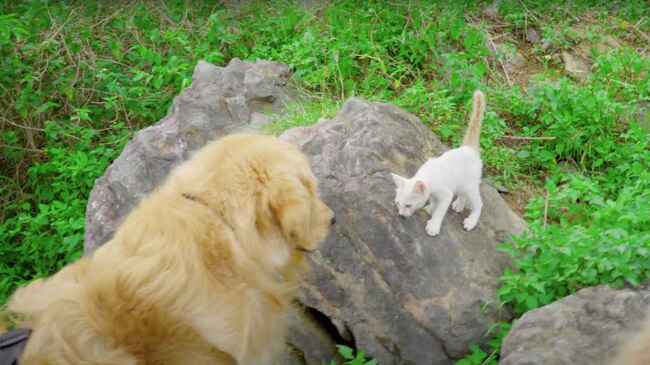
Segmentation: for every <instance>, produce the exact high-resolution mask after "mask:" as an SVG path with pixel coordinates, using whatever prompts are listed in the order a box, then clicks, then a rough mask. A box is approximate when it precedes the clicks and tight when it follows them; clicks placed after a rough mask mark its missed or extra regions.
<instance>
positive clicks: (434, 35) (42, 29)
mask: <svg viewBox="0 0 650 365" xmlns="http://www.w3.org/2000/svg"><path fill="white" fill-rule="evenodd" d="M450 3H451V2H442V1H439V2H433V1H431V2H428V1H427V2H425V1H421V2H418V1H394V2H384V1H370V2H366V1H363V2H362V1H355V0H339V1H334V2H331V3H330V4H329V5H327V6H325V7H322V6H321V7H314V8H305V7H304V6H298V5H294V4H292V3H290V2H288V1H275V2H274V3H273V5H272V6H271V5H269V4H268V3H265V2H259V3H255V2H253V3H251V4H249V5H246V6H242V7H240V8H237V9H226V8H223V7H222V6H221V5H214V4H213V3H212V2H207V1H196V2H192V3H191V5H190V6H186V3H185V2H183V1H179V0H166V1H163V2H159V3H155V5H154V4H153V3H149V2H141V3H140V2H132V3H121V2H120V3H117V2H100V1H88V2H81V1H67V2H45V1H36V0H34V1H17V2H12V3H9V2H4V3H2V4H0V65H1V66H2V67H1V68H0V149H1V150H2V157H1V158H0V181H1V183H0V192H1V194H0V217H1V218H2V221H1V223H0V242H2V245H1V246H0V303H1V302H4V301H5V300H6V298H7V296H8V295H9V294H10V293H11V292H12V291H13V290H14V289H15V287H16V286H17V285H20V284H22V283H25V282H27V281H29V280H31V279H33V278H35V277H42V276H46V275H49V274H51V273H53V272H55V271H56V270H58V269H59V268H60V267H61V266H62V265H64V264H65V263H66V262H69V261H70V260H73V259H75V258H77V257H79V255H80V254H81V250H82V240H83V222H84V210H85V203H86V200H87V198H88V194H89V192H90V189H91V188H92V185H93V183H94V179H96V178H97V177H99V176H100V175H101V174H102V173H103V171H104V170H105V168H106V167H107V166H108V164H109V163H110V161H112V160H113V159H114V158H115V157H117V155H118V154H119V152H120V151H121V148H122V147H123V146H124V144H125V142H126V141H127V140H128V138H129V137H130V135H131V134H132V133H133V132H134V131H136V130H138V129H140V128H142V127H144V126H147V125H150V124H152V123H155V122H156V121H157V120H159V119H160V118H161V117H163V116H164V114H165V112H166V110H167V108H168V107H169V104H170V102H171V100H172V98H173V97H174V96H175V95H176V94H178V93H179V92H180V90H181V89H182V88H183V87H186V86H187V85H189V83H190V81H191V76H192V75H191V73H192V70H193V68H194V66H195V64H196V62H197V61H198V60H199V59H206V60H208V61H209V62H212V63H214V64H217V65H225V64H226V63H227V62H228V61H229V60H230V59H232V58H233V57H239V58H241V59H251V60H252V59H270V60H275V61H278V62H283V63H286V64H289V65H290V66H291V67H292V70H293V71H294V82H295V84H296V85H297V86H298V87H299V88H300V89H301V90H303V91H304V93H305V94H306V97H304V98H302V99H301V101H299V102H296V103H294V104H292V105H290V106H289V108H288V109H287V112H286V113H285V114H284V115H283V116H282V117H281V118H280V119H279V120H276V121H275V122H274V123H273V124H271V125H270V126H269V127H268V128H269V131H270V132H271V133H276V134H277V133H281V132H282V131H284V130H286V129H288V128H291V127H295V126H301V125H309V124H312V123H315V122H316V121H317V120H318V119H319V118H321V117H327V118H330V117H332V116H333V115H334V114H335V113H336V111H337V110H338V108H339V106H340V105H341V103H342V102H343V101H344V100H345V99H346V98H348V97H350V96H361V97H364V98H367V99H371V100H377V101H383V102H391V103H394V104H396V105H398V106H400V107H403V108H405V109H406V110H408V111H410V112H413V113H415V114H416V115H418V116H419V117H420V119H421V120H422V122H423V123H425V124H426V125H427V126H429V127H430V128H431V129H432V130H433V131H434V132H435V133H436V134H437V135H439V136H440V138H441V139H442V140H443V141H444V142H446V143H449V144H456V143H458V142H459V140H460V138H461V134H462V130H463V128H464V126H465V123H466V120H467V118H466V117H467V113H468V111H469V108H470V105H469V99H470V97H471V94H472V92H473V91H474V90H475V89H476V88H479V87H480V88H482V89H483V90H484V91H485V92H486V94H487V97H488V104H489V110H488V113H487V114H486V119H485V122H484V130H483V135H482V141H481V143H482V149H483V158H484V160H485V164H486V172H487V174H488V175H489V176H490V178H491V179H493V180H494V181H496V182H497V183H499V184H501V185H503V186H505V187H506V188H508V189H509V190H510V191H512V192H513V194H514V195H515V196H521V197H523V198H526V199H527V200H528V201H529V203H528V204H527V206H525V207H522V209H524V208H525V218H526V220H527V222H528V224H529V225H530V231H529V232H528V233H526V234H525V235H522V236H520V237H516V238H515V239H514V240H513V241H512V242H509V243H507V244H504V245H503V246H502V247H501V249H502V250H504V251H506V252H508V253H509V254H511V255H512V256H513V257H514V259H515V260H514V262H515V268H516V270H512V271H507V272H506V273H505V274H504V275H503V277H502V285H501V288H500V289H499V296H500V298H501V300H502V302H503V304H504V305H506V306H509V307H511V308H513V310H514V312H515V314H516V315H520V314H522V313H524V312H526V311H528V310H530V309H534V308H537V307H539V306H542V305H544V304H547V303H550V302H552V301H554V300H557V299H558V298H561V297H563V296H566V295H569V294H571V293H573V292H575V291H576V290H578V289H580V288H583V287H586V286H591V285H596V284H603V283H604V284H609V285H612V286H615V287H621V286H624V285H631V286H635V285H638V284H639V283H643V282H644V281H647V279H648V277H649V276H650V263H649V262H650V260H648V258H649V255H650V228H649V227H650V222H649V220H650V218H648V217H650V214H649V213H650V203H648V202H649V201H650V200H649V199H648V198H649V197H650V173H648V171H650V151H649V148H648V147H649V146H648V144H649V142H650V141H649V140H648V138H649V137H648V131H647V128H648V124H650V122H648V121H647V118H650V117H648V115H650V111H647V112H646V121H642V120H640V116H641V115H643V113H642V108H643V107H644V105H646V107H647V105H650V76H649V74H650V61H649V58H648V48H647V41H646V40H645V38H644V37H647V36H648V34H649V33H650V19H648V18H647V16H645V14H648V13H649V12H650V5H649V4H648V3H647V2H645V1H640V0H637V1H625V2H609V1H586V0H581V1H575V2H571V4H570V5H567V4H565V2H563V1H556V0H554V1H547V2H543V3H542V2H533V1H527V0H526V1H523V2H522V1H519V0H503V1H502V2H501V4H502V5H501V6H500V8H499V17H500V19H498V20H492V19H490V18H489V17H486V16H485V15H483V13H482V9H484V8H485V6H487V4H488V3H486V2H478V1H463V2H454V4H450ZM522 4H523V5H522ZM530 27H534V28H536V29H537V30H538V31H539V33H540V34H541V36H542V37H543V38H544V39H545V40H546V43H544V42H540V43H538V44H532V45H531V44H528V43H526V41H525V35H526V31H527V30H528V28H530ZM488 34H489V38H488ZM606 37H613V38H615V39H616V40H618V42H619V43H620V45H621V47H620V48H618V49H615V50H612V51H611V52H604V51H603V48H602V47H599V44H600V43H602V42H604V41H605V40H606ZM490 40H492V41H497V42H502V43H504V44H508V45H509V46H508V47H509V49H518V50H519V51H520V53H521V54H522V55H523V57H524V58H525V60H526V65H527V66H529V68H526V70H524V72H525V73H528V74H531V75H529V76H530V78H529V81H528V82H522V81H520V80H521V79H519V78H518V75H517V74H514V73H513V74H512V75H506V74H504V72H503V66H502V64H501V62H500V61H499V60H498V59H495V58H494V57H493V56H492V55H491V53H490V51H489V49H488V48H487V46H486V43H489V41H490ZM578 49H583V50H585V51H584V52H586V56H587V57H589V58H590V59H591V61H592V69H591V76H590V77H589V78H587V79H586V80H585V81H584V82H579V81H577V80H575V79H573V78H571V77H570V76H569V75H567V74H565V72H564V70H563V64H562V61H561V58H560V57H559V54H560V52H562V51H569V52H573V51H575V50H578ZM499 57H503V55H500V56H499ZM501 61H503V59H501ZM644 123H645V124H644ZM639 125H644V126H645V128H646V129H641V128H639ZM513 137H516V138H513ZM528 198H529V199H528ZM508 329H509V324H496V325H495V327H494V331H492V332H491V333H490V335H492V336H493V339H492V340H490V341H489V342H486V343H485V344H483V346H473V347H472V349H470V353H469V355H468V357H467V358H466V359H464V360H462V361H460V362H459V363H460V364H463V365H472V364H496V362H497V361H498V353H499V348H500V343H501V339H502V338H503V337H504V336H505V334H506V333H507V331H508ZM346 354H347V353H346ZM357 355H358V354H356V355H354V353H353V352H351V353H350V356H353V357H352V358H345V359H346V361H348V362H349V363H355V364H356V363H364V362H365V361H367V360H365V358H364V355H363V354H362V355H361V357H362V358H363V359H359V360H355V359H356V357H357ZM353 361H357V362H353Z"/></svg>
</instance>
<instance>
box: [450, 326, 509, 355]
mask: <svg viewBox="0 0 650 365" xmlns="http://www.w3.org/2000/svg"><path fill="white" fill-rule="evenodd" d="M510 328H511V325H510V323H506V322H498V323H495V324H494V325H492V326H491V327H490V328H489V330H488V333H487V334H488V335H493V337H492V339H490V340H489V341H488V342H487V344H486V346H485V348H487V352H486V351H484V350H483V349H481V347H480V346H478V345H471V346H470V349H469V350H470V353H469V355H467V356H465V357H464V358H462V359H461V360H459V361H456V362H455V365H497V364H498V363H499V352H500V351H501V344H502V343H503V339H504V338H505V337H506V336H507V335H508V332H509V331H510Z"/></svg>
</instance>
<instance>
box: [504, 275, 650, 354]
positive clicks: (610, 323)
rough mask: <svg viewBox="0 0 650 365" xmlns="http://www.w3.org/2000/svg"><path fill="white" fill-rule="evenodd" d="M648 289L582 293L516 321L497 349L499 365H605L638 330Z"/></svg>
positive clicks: (649, 296) (598, 289) (647, 302)
mask: <svg viewBox="0 0 650 365" xmlns="http://www.w3.org/2000/svg"><path fill="white" fill-rule="evenodd" d="M649 308H650V289H648V288H644V289H641V290H638V291H636V290H631V289H624V290H615V289H611V288H609V287H606V286H598V287H593V288H587V289H582V290H580V291H578V292H577V293H576V294H574V295H571V296H568V297H566V298H563V299H561V300H559V301H557V302H555V303H552V304H549V305H547V306H544V307H542V308H539V309H536V310H533V311H530V312H528V313H526V314H524V315H523V316H522V317H521V318H520V319H519V320H517V321H516V322H515V324H514V326H513V327H512V330H511V331H510V333H509V334H508V336H507V337H506V339H505V340H504V342H503V346H502V348H501V362H500V364H501V365H607V364H609V363H610V360H611V359H612V357H613V356H614V355H615V353H616V351H618V349H619V347H620V344H621V343H622V341H623V340H625V339H627V338H629V336H630V335H633V334H634V332H636V331H638V330H639V328H640V326H641V325H642V324H643V318H644V316H645V314H646V313H647V311H648V309H649Z"/></svg>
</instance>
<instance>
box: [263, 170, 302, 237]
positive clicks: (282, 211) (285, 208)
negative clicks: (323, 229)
mask: <svg viewBox="0 0 650 365" xmlns="http://www.w3.org/2000/svg"><path fill="white" fill-rule="evenodd" d="M309 186H310V180H309V179H306V178H302V177H297V176H296V177H293V178H291V179H288V180H284V181H283V182H282V186H277V187H275V188H276V189H274V190H275V191H274V193H273V194H271V197H270V199H269V208H270V210H271V212H272V214H273V215H274V216H275V221H276V222H277V224H278V225H279V228H280V230H281V231H282V234H283V235H284V237H285V239H286V240H287V241H288V242H289V243H290V244H291V245H293V246H295V247H302V248H306V247H308V246H310V240H311V234H310V230H311V224H312V217H311V215H312V201H311V200H312V198H311V194H310V192H309Z"/></svg>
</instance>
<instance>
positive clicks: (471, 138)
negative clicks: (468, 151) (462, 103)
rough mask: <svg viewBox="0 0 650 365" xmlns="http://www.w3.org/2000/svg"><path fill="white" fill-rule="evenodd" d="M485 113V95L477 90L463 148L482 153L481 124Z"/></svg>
mask: <svg viewBox="0 0 650 365" xmlns="http://www.w3.org/2000/svg"><path fill="white" fill-rule="evenodd" d="M484 113H485V95H483V93H482V92H481V90H476V91H475V92H474V97H473V100H472V115H471V117H470V119H469V125H468V126H467V132H465V137H463V146H469V147H472V148H473V149H475V150H476V151H478V152H480V151H481V145H480V143H479V138H480V136H481V122H482V121H483V114H484Z"/></svg>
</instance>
